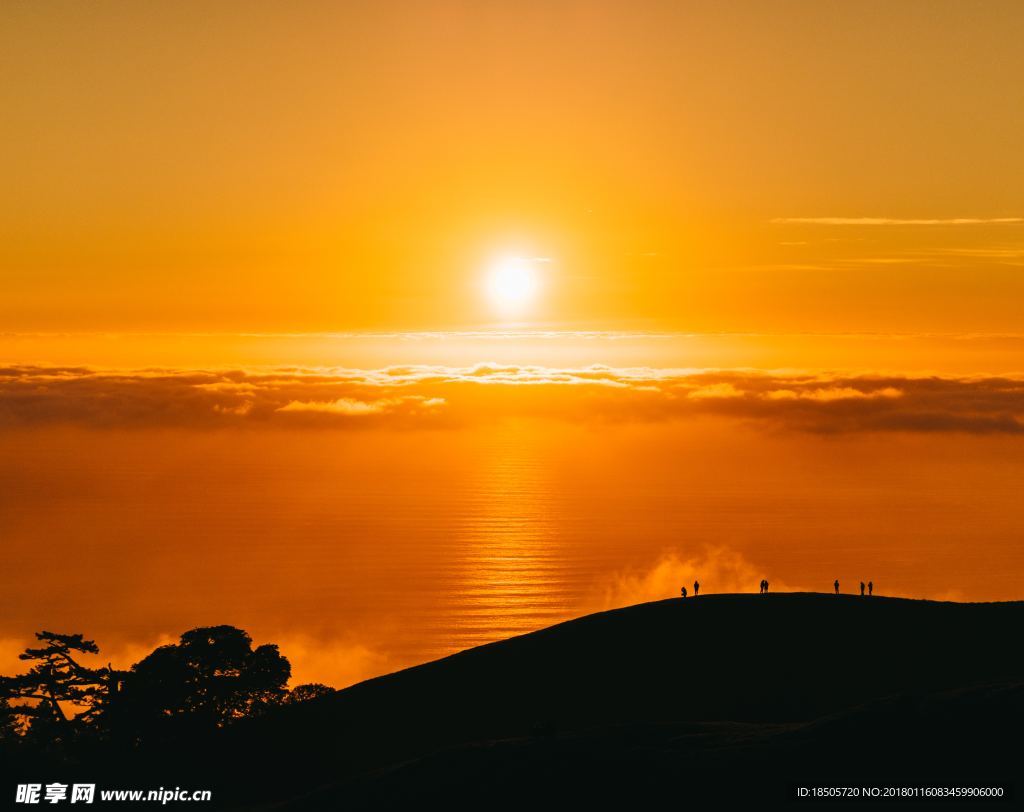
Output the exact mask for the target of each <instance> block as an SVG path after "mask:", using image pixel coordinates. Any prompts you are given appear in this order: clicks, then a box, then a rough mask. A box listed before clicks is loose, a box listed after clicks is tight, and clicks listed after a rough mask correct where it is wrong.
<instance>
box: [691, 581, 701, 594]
mask: <svg viewBox="0 0 1024 812" xmlns="http://www.w3.org/2000/svg"><path fill="white" fill-rule="evenodd" d="M699 594H700V581H694V582H693V597H695V598H696V597H697V595H699Z"/></svg>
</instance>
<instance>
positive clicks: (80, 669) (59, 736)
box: [0, 631, 116, 741]
mask: <svg viewBox="0 0 1024 812" xmlns="http://www.w3.org/2000/svg"><path fill="white" fill-rule="evenodd" d="M36 639H38V640H39V641H40V642H41V643H43V644H44V645H43V646H41V647H40V648H27V649H25V651H24V653H22V654H19V655H18V658H19V659H21V660H26V661H28V662H32V663H34V665H33V666H32V668H31V669H29V671H27V672H26V673H24V674H18V675H17V676H13V677H0V698H3V699H4V700H12V699H13V700H24V702H21V703H19V704H17V705H15V706H11V705H9V703H8V710H9V712H10V713H11V714H12V715H13V716H15V717H20V718H21V720H22V722H23V723H27V727H28V732H29V734H30V735H32V736H33V737H41V738H44V739H46V740H48V741H60V740H63V739H66V738H67V737H69V736H71V735H72V734H74V733H75V732H76V731H78V730H80V729H82V728H83V727H85V726H87V725H90V724H93V723H94V722H95V720H96V717H97V715H98V714H99V713H100V712H101V711H102V710H103V709H104V707H105V704H106V702H107V699H108V698H109V694H110V687H111V684H112V683H113V682H115V681H116V672H113V671H112V670H111V669H110V668H89V667H87V666H84V665H82V664H81V663H80V662H79V661H78V660H77V659H76V656H77V655H81V654H98V653H99V648H98V647H97V645H96V644H95V643H94V642H93V641H92V640H86V639H85V638H84V637H83V636H82V635H81V634H57V633H56V632H48V631H41V632H36ZM62 705H70V706H71V707H72V708H75V709H77V712H76V713H72V714H71V715H68V714H67V713H66V712H65V710H64V707H63V706H62Z"/></svg>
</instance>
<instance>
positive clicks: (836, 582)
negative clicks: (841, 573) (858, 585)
mask: <svg viewBox="0 0 1024 812" xmlns="http://www.w3.org/2000/svg"><path fill="white" fill-rule="evenodd" d="M832 586H834V587H835V588H836V594H837V595H838V594H839V579H838V578H836V580H835V582H834V583H833V584H832Z"/></svg>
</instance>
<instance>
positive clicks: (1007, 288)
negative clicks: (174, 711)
mask: <svg viewBox="0 0 1024 812" xmlns="http://www.w3.org/2000/svg"><path fill="white" fill-rule="evenodd" d="M1022 41H1024V3H1021V2H1019V0H1003V1H1000V0H991V2H985V3H965V2H953V1H952V0H901V2H892V0H858V2H849V1H848V0H842V1H840V0H777V1H775V2H767V0H766V1H765V2H740V1H739V0H737V2H712V1H711V0H708V2H683V0H664V1H662V0H634V1H633V2H626V1H625V0H615V2H602V1H601V0H587V1H586V2H582V1H581V2H573V0H543V1H542V0H515V1H514V2H513V1H512V0H510V1H509V2H499V1H498V0H494V1H493V2H491V1H490V0H488V2H481V0H463V1H462V2H454V1H451V0H429V1H428V0H423V1H422V2H395V1H393V0H379V1H378V2H364V3H358V2H312V1H311V0H306V1H305V2H303V1H302V0H293V2H259V3H254V2H231V1H230V0H219V1H218V2H189V1H188V0H179V2H136V1H135V0H124V1H123V2H116V1H115V0H96V2H88V3H83V2H58V0H54V1H53V2H47V3H39V2H36V3H30V2H22V3H15V2H8V3H3V4H0V110H2V111H3V112H2V115H0V143H2V149H0V182H2V184H3V187H2V189H3V191H2V194H0V460H3V464H2V465H0V530H2V532H3V538H4V539H5V541H8V542H9V543H10V546H11V547H12V549H15V550H17V551H18V553H19V555H20V556H21V558H20V559H19V564H20V566H19V567H18V572H19V577H18V578H17V579H16V583H14V584H11V585H8V587H9V588H5V589H4V590H0V672H2V673H6V671H5V669H10V668H12V667H15V666H16V665H17V663H16V661H15V660H14V659H13V653H14V652H16V651H17V650H19V649H20V648H22V647H23V646H24V645H25V643H26V642H27V641H28V640H29V639H30V634H31V631H32V630H33V629H36V628H47V627H49V628H55V629H59V630H66V631H83V632H85V633H86V635H87V636H95V637H97V638H98V639H99V640H100V642H101V645H102V646H103V647H104V652H105V655H104V656H106V653H107V652H109V653H110V656H111V657H113V658H114V660H115V661H116V662H118V663H123V664H128V663H129V662H131V660H132V659H133V658H136V657H137V656H139V654H140V653H141V652H144V651H146V650H148V648H150V647H152V646H154V645H156V644H157V643H159V642H161V641H166V640H171V639H174V638H176V637H177V636H178V635H179V634H180V633H181V632H182V631H184V630H185V629H187V628H189V627H191V626H197V625H202V624H215V623H224V622H229V623H235V624H237V625H239V626H242V627H244V628H247V629H249V630H251V631H252V632H253V633H254V636H255V637H257V638H258V641H259V642H264V641H278V642H281V643H282V645H283V647H284V651H285V654H286V655H288V656H290V657H292V658H293V661H294V662H295V664H296V677H297V679H299V680H302V679H321V680H325V681H329V682H332V683H334V684H336V685H343V684H347V683H349V682H352V681H354V680H356V679H360V678H362V677H366V676H370V675H373V674H379V673H382V672H384V671H386V670H388V669H392V668H395V667H398V666H401V665H405V664H409V663H412V662H417V661H421V660H424V659H427V658H429V657H434V656H438V655H440V654H443V653H447V652H450V651H453V650H456V649H458V648H461V647H465V646H470V645H476V644H479V643H481V642H485V641H487V640H493V639H498V638H501V637H506V636H508V635H510V634H515V633H518V632H521V631H524V630H525V629H528V628H536V627H540V626H543V625H547V624H550V623H552V622H554V621H556V620H559V619H563V618H566V617H570V616H574V615H579V614H581V613H584V612H588V611H592V610H594V609H596V608H604V607H607V606H610V605H618V604H622V603H628V602H631V601H639V600H647V599H653V598H658V597H668V596H669V595H676V594H678V584H679V583H680V582H686V583H692V580H693V579H694V578H697V577H699V578H700V579H701V581H702V583H705V584H706V585H707V591H709V592H714V591H726V590H742V589H746V588H747V587H749V588H751V589H752V587H753V583H754V581H755V580H758V579H759V578H761V577H770V578H771V580H772V583H773V584H774V585H775V586H776V588H779V589H784V588H807V589H821V588H825V589H828V588H829V585H830V584H831V582H832V579H833V578H834V577H837V576H838V577H841V578H842V579H843V583H844V584H848V585H851V588H852V584H854V583H856V582H857V581H858V580H859V579H865V580H866V579H873V580H874V581H875V582H876V584H878V585H879V593H880V594H898V595H907V596H911V597H931V598H955V599H965V598H966V599H1008V598H1013V597H1019V595H1020V588H1019V585H1020V583H1021V579H1022V577H1024V556H1022V554H1021V545H1020V544H1019V539H1020V537H1021V533H1022V529H1024V511H1022V510H1021V506H1020V498H1019V494H1018V490H1019V488H1018V487H1017V483H1019V482H1020V481H1021V479H1022V476H1024V471H1022V468H1024V464H1022V460H1024V456H1022V455H1021V453H1020V452H1021V447H1020V446H1021V444H1022V443H1024V361H1022V359H1024V355H1022V352H1021V350H1022V348H1024V308H1022V307H1021V302H1022V301H1024V197H1022V190H1024V150H1022V149H1021V133H1024V98H1022V97H1024V91H1022V90H1021V82H1020V77H1022V76H1024V48H1022V47H1021V43H1022ZM51 594H57V595H58V599H56V600H50V599H49V598H48V597H47V596H49V595H51ZM702 594H704V590H703V589H702ZM40 596H43V597H40ZM10 663H14V664H15V665H14V666H12V665H10Z"/></svg>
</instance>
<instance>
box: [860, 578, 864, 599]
mask: <svg viewBox="0 0 1024 812" xmlns="http://www.w3.org/2000/svg"><path fill="white" fill-rule="evenodd" d="M860 596H861V597H862V598H863V597H864V582H863V581H861V582H860Z"/></svg>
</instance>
